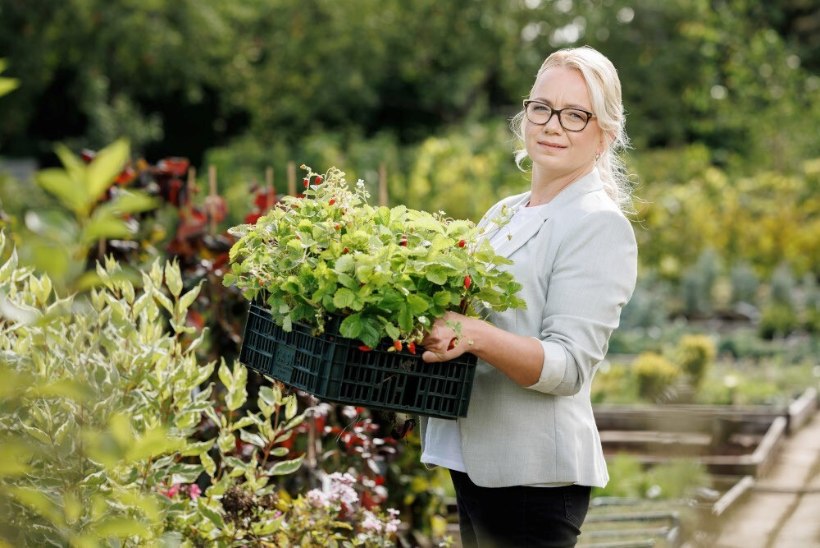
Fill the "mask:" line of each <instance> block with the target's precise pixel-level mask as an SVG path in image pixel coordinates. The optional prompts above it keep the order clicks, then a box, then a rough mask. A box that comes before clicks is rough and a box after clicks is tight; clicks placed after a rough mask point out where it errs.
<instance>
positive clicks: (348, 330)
mask: <svg viewBox="0 0 820 548" xmlns="http://www.w3.org/2000/svg"><path fill="white" fill-rule="evenodd" d="M363 328H364V326H363V324H362V319H361V314H351V315H350V316H348V317H346V318H345V319H344V320H342V323H341V324H340V325H339V334H341V335H342V337H347V338H348V339H358V338H359V335H361V333H362V329H363Z"/></svg>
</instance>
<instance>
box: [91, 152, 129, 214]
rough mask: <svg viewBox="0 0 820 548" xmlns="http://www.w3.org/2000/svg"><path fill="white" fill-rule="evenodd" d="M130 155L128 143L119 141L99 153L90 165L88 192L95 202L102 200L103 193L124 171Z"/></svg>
mask: <svg viewBox="0 0 820 548" xmlns="http://www.w3.org/2000/svg"><path fill="white" fill-rule="evenodd" d="M128 154H129V146H128V141H127V140H125V139H119V140H117V141H115V142H114V143H112V144H110V145H109V146H107V147H105V148H104V149H102V150H101V151H99V152H98V153H97V155H96V156H95V157H94V159H93V160H92V161H91V164H89V165H88V179H87V180H86V185H87V187H86V191H87V193H88V197H89V198H90V199H91V200H92V201H93V202H96V201H97V200H99V199H100V198H102V195H103V193H105V191H106V190H108V187H110V186H111V183H112V182H113V181H114V179H115V178H116V177H117V175H119V174H120V172H121V171H122V170H123V168H124V167H125V163H126V162H127V161H128Z"/></svg>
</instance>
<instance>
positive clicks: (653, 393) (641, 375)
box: [632, 352, 682, 401]
mask: <svg viewBox="0 0 820 548" xmlns="http://www.w3.org/2000/svg"><path fill="white" fill-rule="evenodd" d="M681 374H682V371H681V368H680V366H679V365H678V364H676V363H674V362H672V361H671V360H669V359H667V358H666V357H664V356H662V355H661V354H658V353H656V352H643V353H641V354H640V355H639V356H638V357H637V358H635V361H634V362H633V363H632V375H633V376H634V377H635V380H636V382H637V385H638V395H639V396H641V397H642V398H645V399H647V400H650V401H657V400H661V399H662V398H664V396H665V393H666V392H667V390H669V389H671V388H672V386H673V385H674V384H675V382H676V381H677V380H678V378H679V377H680V376H681Z"/></svg>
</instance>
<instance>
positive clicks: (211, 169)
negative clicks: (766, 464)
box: [207, 166, 217, 234]
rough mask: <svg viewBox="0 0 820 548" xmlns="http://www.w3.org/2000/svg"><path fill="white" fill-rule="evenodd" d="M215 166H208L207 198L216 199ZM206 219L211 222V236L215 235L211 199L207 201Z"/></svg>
mask: <svg viewBox="0 0 820 548" xmlns="http://www.w3.org/2000/svg"><path fill="white" fill-rule="evenodd" d="M216 196H217V193H216V166H208V197H209V198H213V197H216ZM207 204H208V217H209V218H210V221H211V234H216V212H215V211H214V202H213V199H211V200H207Z"/></svg>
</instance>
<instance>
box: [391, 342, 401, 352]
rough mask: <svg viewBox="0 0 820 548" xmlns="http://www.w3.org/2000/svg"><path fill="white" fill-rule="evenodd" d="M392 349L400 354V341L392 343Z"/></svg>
mask: <svg viewBox="0 0 820 548" xmlns="http://www.w3.org/2000/svg"><path fill="white" fill-rule="evenodd" d="M393 348H395V349H396V352H401V341H393Z"/></svg>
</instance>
